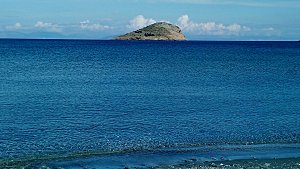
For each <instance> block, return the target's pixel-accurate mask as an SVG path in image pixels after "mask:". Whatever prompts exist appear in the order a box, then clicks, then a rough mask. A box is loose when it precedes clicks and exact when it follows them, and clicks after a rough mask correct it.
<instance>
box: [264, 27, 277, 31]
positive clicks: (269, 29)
mask: <svg viewBox="0 0 300 169" xmlns="http://www.w3.org/2000/svg"><path fill="white" fill-rule="evenodd" d="M262 30H263V31H275V29H274V28H273V27H269V28H263V29H262Z"/></svg>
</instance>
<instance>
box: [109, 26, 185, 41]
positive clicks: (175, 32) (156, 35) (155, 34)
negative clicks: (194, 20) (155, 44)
mask: <svg viewBox="0 0 300 169" xmlns="http://www.w3.org/2000/svg"><path fill="white" fill-rule="evenodd" d="M113 40H186V38H185V36H184V35H183V34H182V31H181V30H180V28H179V27H178V26H175V25H172V24H169V23H166V22H158V23H154V24H152V25H149V26H147V27H144V28H142V29H139V30H136V31H133V32H130V33H127V34H125V35H121V36H118V37H116V38H114V39H113Z"/></svg>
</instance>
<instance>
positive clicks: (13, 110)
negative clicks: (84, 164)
mask: <svg viewBox="0 0 300 169" xmlns="http://www.w3.org/2000/svg"><path fill="white" fill-rule="evenodd" d="M299 120H300V44H299V43H297V42H205V41H184V42H177V41H171V42H164V41H155V42H152V41H87V40H9V39H2V40H0V158H7V157H19V156H29V155H36V154H41V155H46V154H53V153H70V152H80V151H87V152H88V151H98V150H99V151H119V150H121V151H122V150H131V151H139V150H145V149H147V150H155V149H158V148H162V147H169V148H175V149H176V148H179V147H199V146H200V147H201V146H204V145H228V144H229V145H230V144H234V145H242V144H243V145H244V144H254V145H257V144H258V145H259V144H294V143H296V144H298V143H300V121H299Z"/></svg>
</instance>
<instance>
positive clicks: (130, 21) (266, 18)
mask: <svg viewBox="0 0 300 169" xmlns="http://www.w3.org/2000/svg"><path fill="white" fill-rule="evenodd" d="M0 21H1V22H0V38H71V39H110V38H112V37H114V36H117V35H120V34H123V33H126V32H128V31H132V30H135V29H138V28H141V27H143V26H147V25H149V24H151V23H155V22H159V21H166V22H170V23H173V24H176V25H178V26H180V27H181V28H182V30H183V32H184V33H185V34H186V36H187V37H188V39H191V40H299V39H300V0H109V1H107V0H1V5H0Z"/></svg>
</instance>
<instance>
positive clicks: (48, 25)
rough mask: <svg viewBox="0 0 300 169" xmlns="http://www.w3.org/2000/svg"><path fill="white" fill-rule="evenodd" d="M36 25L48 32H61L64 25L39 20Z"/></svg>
mask: <svg viewBox="0 0 300 169" xmlns="http://www.w3.org/2000/svg"><path fill="white" fill-rule="evenodd" d="M34 27H36V28H38V29H43V30H46V31H48V32H61V31H62V27H61V26H59V25H57V24H53V23H49V22H42V21H38V22H37V23H36V24H35V25H34Z"/></svg>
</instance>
